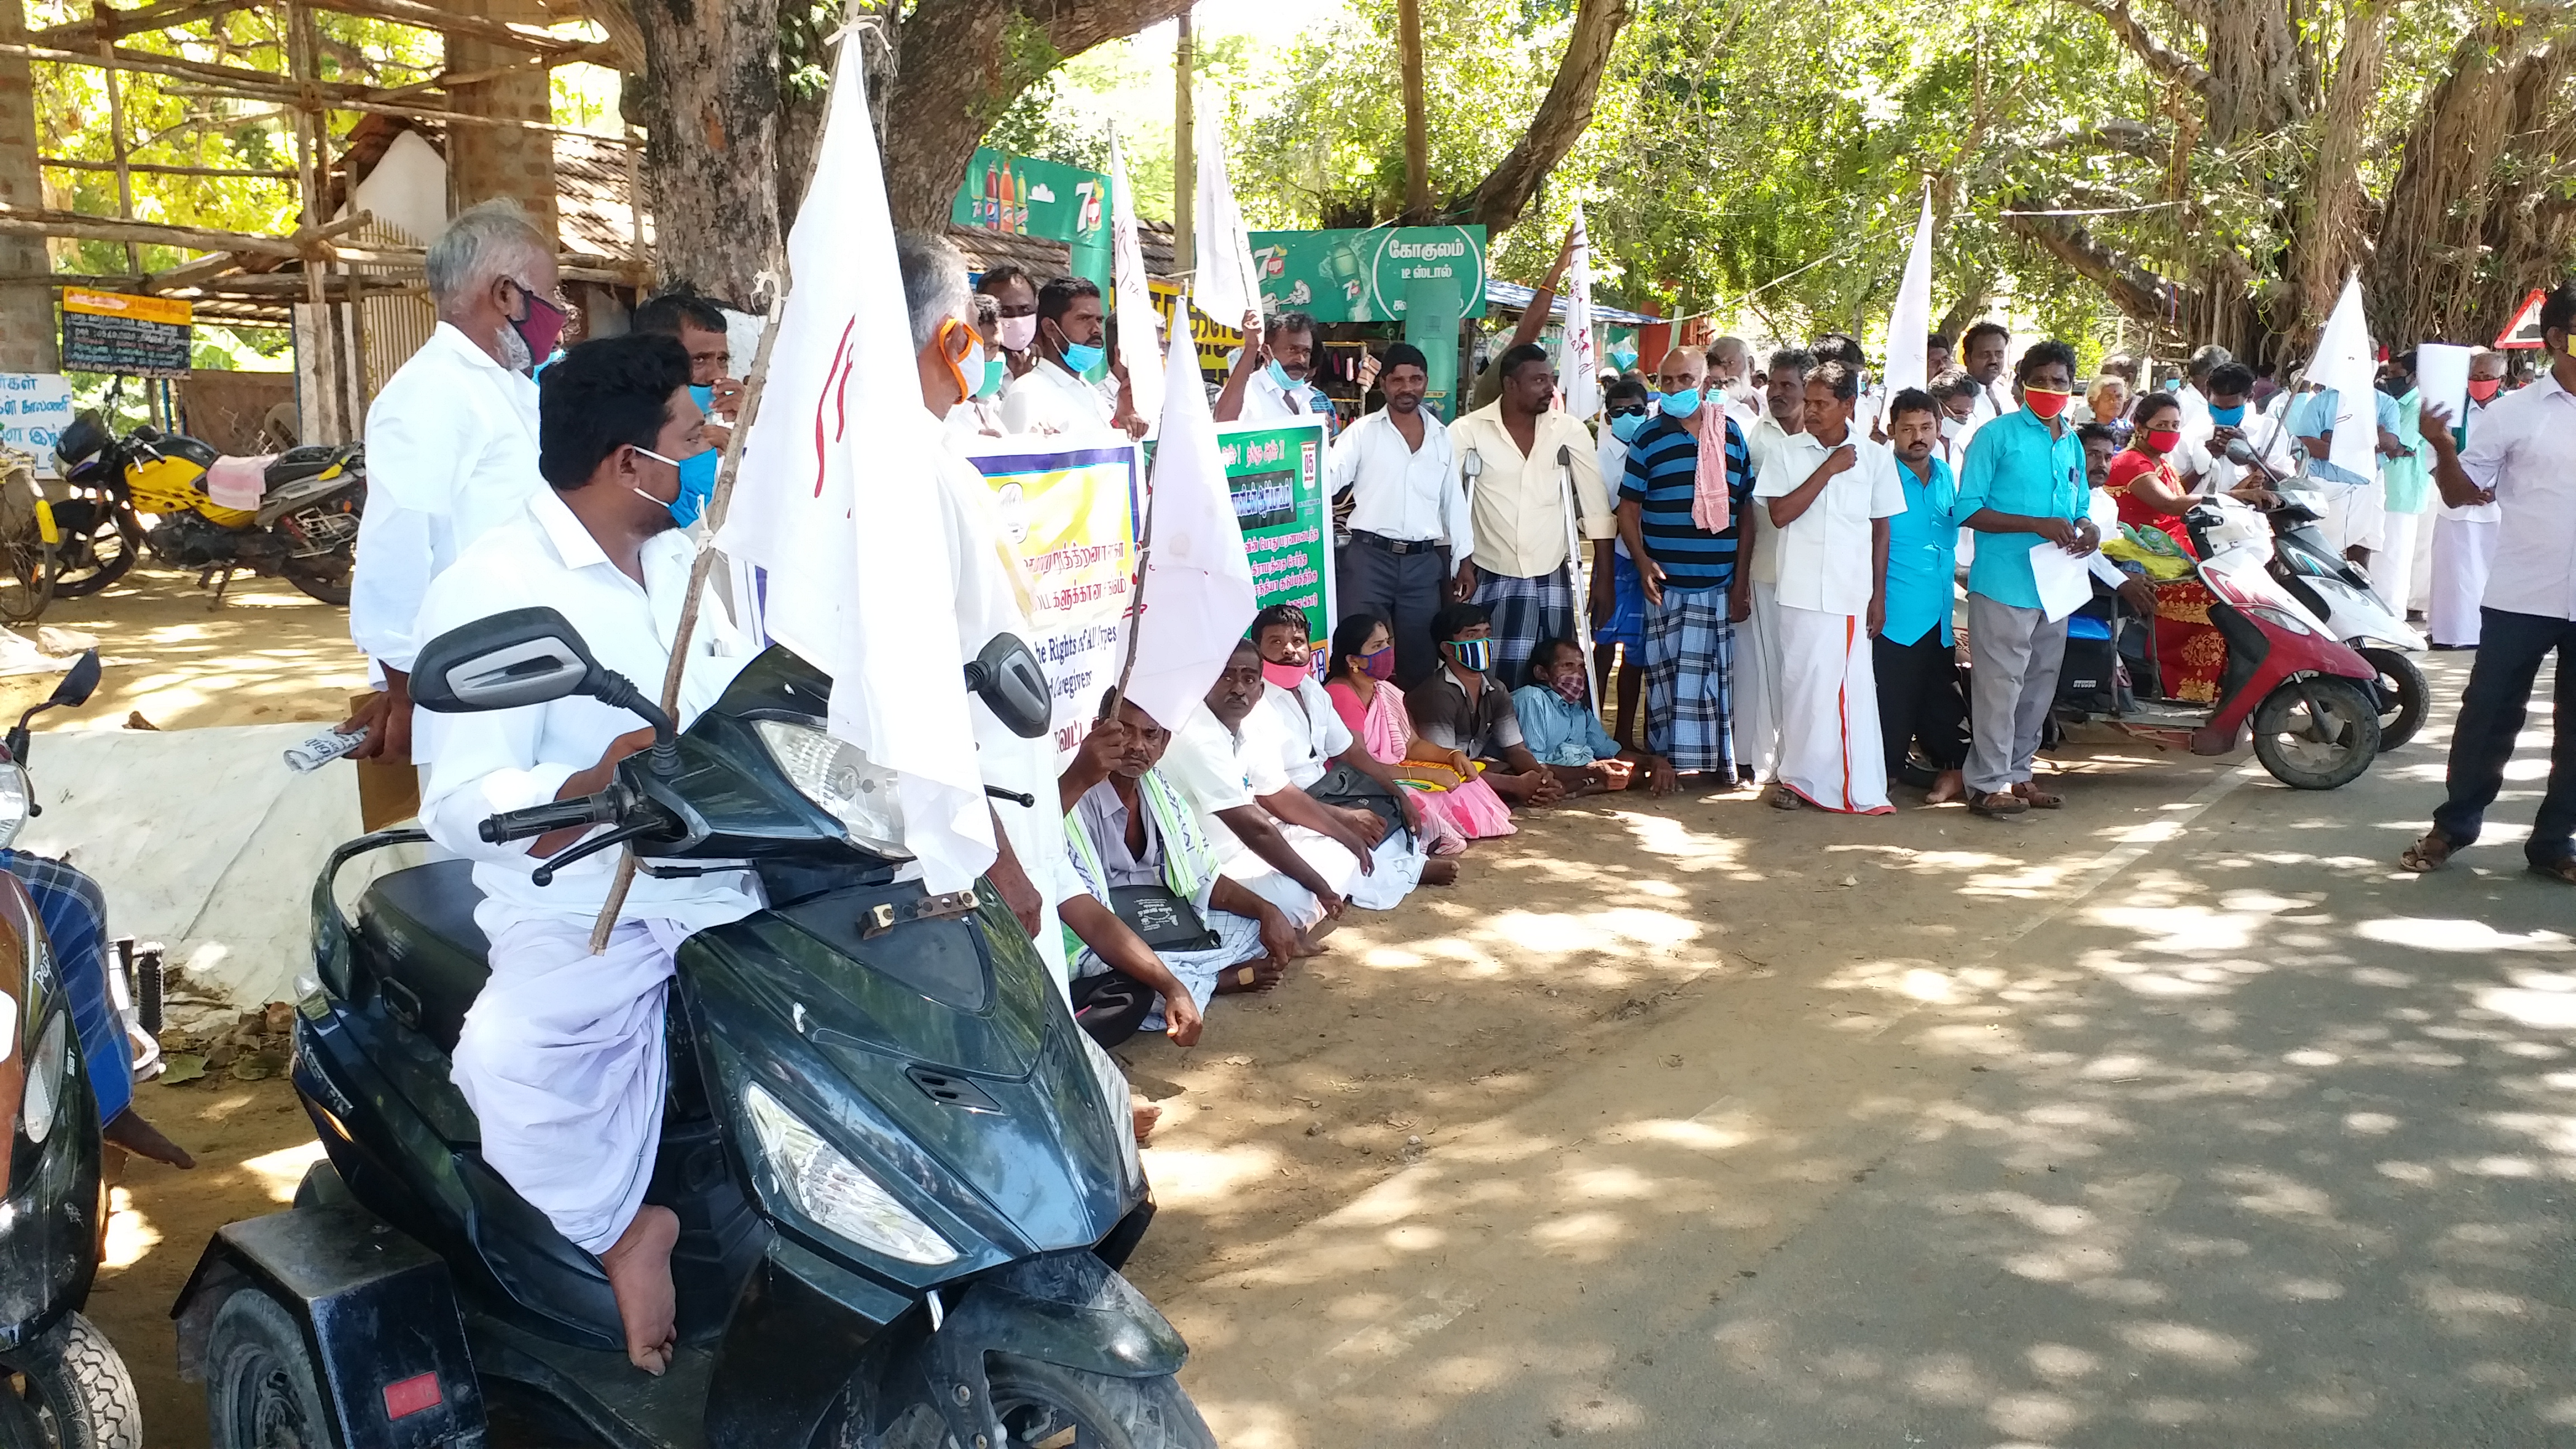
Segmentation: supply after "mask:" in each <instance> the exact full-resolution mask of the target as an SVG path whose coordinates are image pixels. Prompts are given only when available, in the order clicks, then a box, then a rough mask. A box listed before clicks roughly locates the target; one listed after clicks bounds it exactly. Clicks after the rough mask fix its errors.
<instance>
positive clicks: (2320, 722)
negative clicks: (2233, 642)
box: [2254, 675, 2379, 790]
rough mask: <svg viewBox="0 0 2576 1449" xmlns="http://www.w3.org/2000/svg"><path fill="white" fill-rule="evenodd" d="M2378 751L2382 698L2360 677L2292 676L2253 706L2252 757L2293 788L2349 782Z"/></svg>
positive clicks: (2325, 787) (2330, 787) (2328, 786)
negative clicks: (2373, 694) (2298, 677)
mask: <svg viewBox="0 0 2576 1449" xmlns="http://www.w3.org/2000/svg"><path fill="white" fill-rule="evenodd" d="M2378 755H2379V702H2378V701H2377V700H2376V699H2373V698H2372V697H2371V695H2370V693H2369V692H2368V691H2367V690H2365V689H2363V688H2362V686H2361V684H2360V683H2359V682H2358V681H2355V680H2350V679H2343V678H2339V677H2335V676H2330V675H2319V676H2315V677H2312V678H2308V679H2300V680H2293V681H2291V682H2290V683H2288V684H2284V685H2282V686H2281V687H2280V688H2278V689H2275V690H2273V691H2272V692H2271V693H2270V694H2268V695H2265V696H2264V697H2263V702H2262V703H2261V704H2259V705H2256V706H2255V707H2254V757H2255V758H2256V759H2259V760H2261V761H2262V762H2263V768H2264V769H2266V770H2269V771H2271V772H2272V778H2273V779H2276V780H2278V781H2280V782H2281V783H2282V784H2284V785H2287V786H2289V787H2291V788H2292V789H2294V790H2333V789H2336V788H2339V787H2341V786H2344V785H2349V784H2351V783H2352V782H2353V781H2354V780H2356V779H2359V778H2360V777H2361V772H2362V771H2364V770H2367V769H2369V768H2370V762H2371V761H2372V760H2373V759H2375V758H2377V757H2378Z"/></svg>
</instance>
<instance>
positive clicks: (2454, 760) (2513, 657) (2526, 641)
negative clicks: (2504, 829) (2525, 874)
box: [2433, 609, 2576, 866]
mask: <svg viewBox="0 0 2576 1449" xmlns="http://www.w3.org/2000/svg"><path fill="white" fill-rule="evenodd" d="M2553 650H2554V651H2556V652H2557V655H2558V684H2557V688H2556V689H2555V690H2554V691H2553V693H2552V701H2553V702H2552V705H2551V708H2552V710H2553V715H2552V726H2553V728H2552V732H2551V740H2550V747H2549V789H2548V792H2547V793H2546V794H2544V795H2542V796H2541V799H2540V810H2539V813H2537V814H2535V815H2534V816H2533V817H2532V820H2531V838H2530V839H2529V840H2528V841H2526V842H2524V844H2523V847H2522V849H2523V854H2524V855H2525V856H2526V857H2528V858H2529V859H2530V861H2531V863H2532V864H2533V865H2538V866H2551V865H2556V864H2557V863H2558V862H2560V861H2562V860H2565V859H2567V858H2568V856H2569V855H2570V854H2571V853H2576V620H2571V619H2552V618H2549V617H2547V616H2545V615H2541V614H2509V613H2507V612H2505V611H2504V610H2502V609H2480V610H2478V657H2477V662H2476V663H2474V664H2471V665H2470V666H2469V687H2468V688H2467V689H2466V690H2464V691H2462V692H2461V694H2460V713H2459V718H2458V719H2456V720H2454V721H2453V722H2452V725H2451V767H2450V771H2449V774H2448V778H2447V781H2446V783H2447V784H2448V785H2449V787H2450V797H2449V798H2448V799H2446V800H2444V801H2443V802H2442V808H2441V809H2439V810H2436V811H2434V812H2433V828H2434V829H2436V830H2439V831H2441V832H2442V838H2443V839H2445V840H2448V841H2450V842H2451V844H2452V845H2454V846H2462V845H2468V844H2470V843H2471V842H2473V841H2475V840H2476V839H2477V838H2478V829H2479V827H2480V826H2482V825H2484V824H2485V823H2486V813H2487V807H2488V806H2490V805H2492V804H2494V803H2495V797H2496V792H2497V791H2499V790H2502V789H2503V788H2504V767H2505V763H2506V762H2507V761H2509V760H2511V759H2512V758H2513V741H2514V736H2516V735H2519V734H2521V733H2522V722H2523V720H2524V719H2525V718H2526V717H2527V716H2528V715H2529V714H2530V712H2531V686H2532V684H2533V682H2534V681H2535V680H2537V679H2538V678H2539V676H2540V665H2541V661H2543V660H2545V659H2547V658H2548V657H2549V655H2550V653H2551V651H2553Z"/></svg>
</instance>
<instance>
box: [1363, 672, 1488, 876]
mask: <svg viewBox="0 0 2576 1449" xmlns="http://www.w3.org/2000/svg"><path fill="white" fill-rule="evenodd" d="M1324 692H1325V693H1326V694H1328V695H1330V696H1331V697H1332V701H1333V709H1334V711H1335V712H1336V713H1338V714H1340V715H1341V717H1342V723H1343V724H1345V725H1348V726H1350V731H1351V735H1352V737H1353V738H1354V739H1357V740H1358V741H1359V742H1360V745H1361V747H1362V748H1363V749H1366V750H1367V751H1368V752H1369V758H1371V759H1373V760H1376V761H1378V762H1379V763H1380V764H1387V765H1398V764H1402V763H1404V747H1405V746H1406V745H1408V744H1411V743H1412V742H1413V721H1411V720H1410V719H1408V718H1406V717H1405V713H1404V692H1403V691H1402V690H1400V689H1397V688H1396V687H1395V686H1394V685H1392V684H1384V683H1381V684H1380V685H1378V687H1377V696H1376V698H1374V699H1371V700H1370V701H1369V702H1368V703H1367V704H1365V705H1363V704H1361V703H1360V697H1359V691H1357V690H1355V689H1353V688H1351V686H1350V683H1349V681H1347V680H1340V679H1336V680H1334V681H1333V682H1331V683H1330V684H1327V685H1325V686H1324ZM1428 768H1429V770H1430V772H1432V773H1433V774H1434V775H1435V777H1437V778H1444V779H1445V778H1450V777H1449V774H1448V770H1447V767H1445V766H1431V767H1428ZM1413 798H1414V801H1415V802H1416V803H1418V804H1419V805H1421V807H1422V823H1423V825H1424V827H1425V828H1426V830H1427V831H1428V832H1429V834H1430V835H1431V839H1430V840H1429V841H1427V842H1425V844H1426V845H1427V846H1428V847H1429V849H1430V851H1431V853H1432V854H1433V855H1452V854H1455V853H1457V852H1458V851H1461V850H1464V849H1466V848H1467V842H1468V841H1470V840H1488V839H1492V838H1493V837H1495V836H1500V835H1509V834H1511V833H1512V832H1513V830H1514V829H1515V828H1516V827H1515V826H1513V824H1512V810H1511V807H1510V806H1508V805H1505V804H1504V803H1503V797H1502V796H1500V795H1497V794H1495V793H1494V787H1493V786H1491V785H1488V784H1486V783H1485V782H1484V781H1483V780H1481V779H1471V780H1468V781H1465V782H1464V783H1461V784H1452V785H1450V786H1448V787H1447V788H1439V787H1433V788H1430V789H1421V790H1416V791H1414V792H1413Z"/></svg>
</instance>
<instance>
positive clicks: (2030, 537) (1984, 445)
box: [1959, 408, 2090, 609]
mask: <svg viewBox="0 0 2576 1449" xmlns="http://www.w3.org/2000/svg"><path fill="white" fill-rule="evenodd" d="M2086 492H2087V489H2086V485H2085V482H2084V444H2083V443H2082V442H2080V441H2079V440H2077V438H2076V436H2075V429H2074V428H2073V427H2071V426H2070V427H2068V428H2067V430H2066V431H2065V433H2064V434H2063V435H2061V436H2058V437H2054V438H2052V437H2050V436H2049V433H2048V424H2046V423H2043V422H2041V421H2040V420H2039V419H2038V418H2036V417H2034V416H2032V415H2031V413H2030V411H2029V410H2028V409H2026V408H2025V409H2022V410H2020V411H2017V412H2009V413H2006V414H2004V415H2003V416H2002V417H1999V418H1997V419H1995V420H1994V421H1993V422H1990V423H1988V424H1986V425H1985V426H1984V427H1981V428H1979V429H1977V435H1976V436H1975V437H1974V438H1971V439H1969V440H1968V456H1967V458H1966V460H1965V461H1964V462H1963V463H1962V464H1961V466H1960V470H1959V517H1961V518H1967V517H1969V516H1970V515H1972V514H1974V513H1975V512H1976V511H1977V510H1978V509H1981V508H1991V509H1993V510H1994V511H1996V512H1997V513H2013V514H2019V515H2020V516H2022V517H2024V518H2063V519H2065V520H2067V521H2068V522H2070V523H2072V522H2074V521H2076V520H2078V519H2082V518H2086V517H2089V516H2090V513H2089V510H2088V509H2087V508H2086V503H2087V501H2088V500H2087V498H2086ZM2046 541H2047V540H2045V539H2042V538H2041V537H2040V536H2039V535H2038V534H2035V533H1988V532H1986V531H1985V530H1984V529H1982V528H1981V529H1978V530H1977V557H1976V560H1975V561H1974V562H1972V563H1970V564H1969V565H1968V592H1969V593H1972V594H1983V595H1985V596H1986V597H1987V598H1989V599H1992V600H1994V601H1995V602H1996V603H1998V604H2010V605H2012V606H2013V607H2014V608H2017V609H2036V608H2038V607H2039V582H2038V580H2036V579H2034V578H2032V577H2031V572H2030V551H2031V548H2032V546H2033V545H2035V544H2040V543H2044V542H2046Z"/></svg>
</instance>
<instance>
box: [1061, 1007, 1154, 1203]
mask: <svg viewBox="0 0 2576 1449" xmlns="http://www.w3.org/2000/svg"><path fill="white" fill-rule="evenodd" d="M1074 1035H1075V1036H1076V1037H1079V1038H1080V1039H1081V1041H1082V1055H1083V1057H1084V1059H1085V1060H1087V1061H1089V1062H1090V1063H1091V1075H1092V1077H1093V1078H1094V1079H1096V1080H1097V1081H1098V1082H1099V1083H1100V1095H1101V1096H1103V1097H1106V1098H1108V1099H1109V1135H1110V1136H1112V1137H1115V1138H1116V1139H1118V1160H1119V1161H1120V1162H1123V1163H1125V1164H1126V1167H1127V1185H1128V1186H1130V1187H1137V1186H1141V1185H1143V1183H1144V1181H1145V1158H1144V1155H1143V1154H1142V1153H1140V1152H1138V1151H1137V1150H1136V1105H1135V1104H1136V1096H1135V1089H1134V1088H1132V1087H1130V1086H1128V1085H1127V1074H1126V1073H1125V1072H1122V1071H1120V1070H1118V1059H1117V1058H1115V1057H1113V1056H1111V1055H1110V1054H1109V1053H1107V1052H1105V1051H1103V1050H1101V1048H1100V1043H1098V1042H1096V1041H1093V1040H1092V1039H1091V1037H1090V1035H1089V1034H1088V1033H1086V1032H1079V1031H1077V1032H1075V1033H1074Z"/></svg>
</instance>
